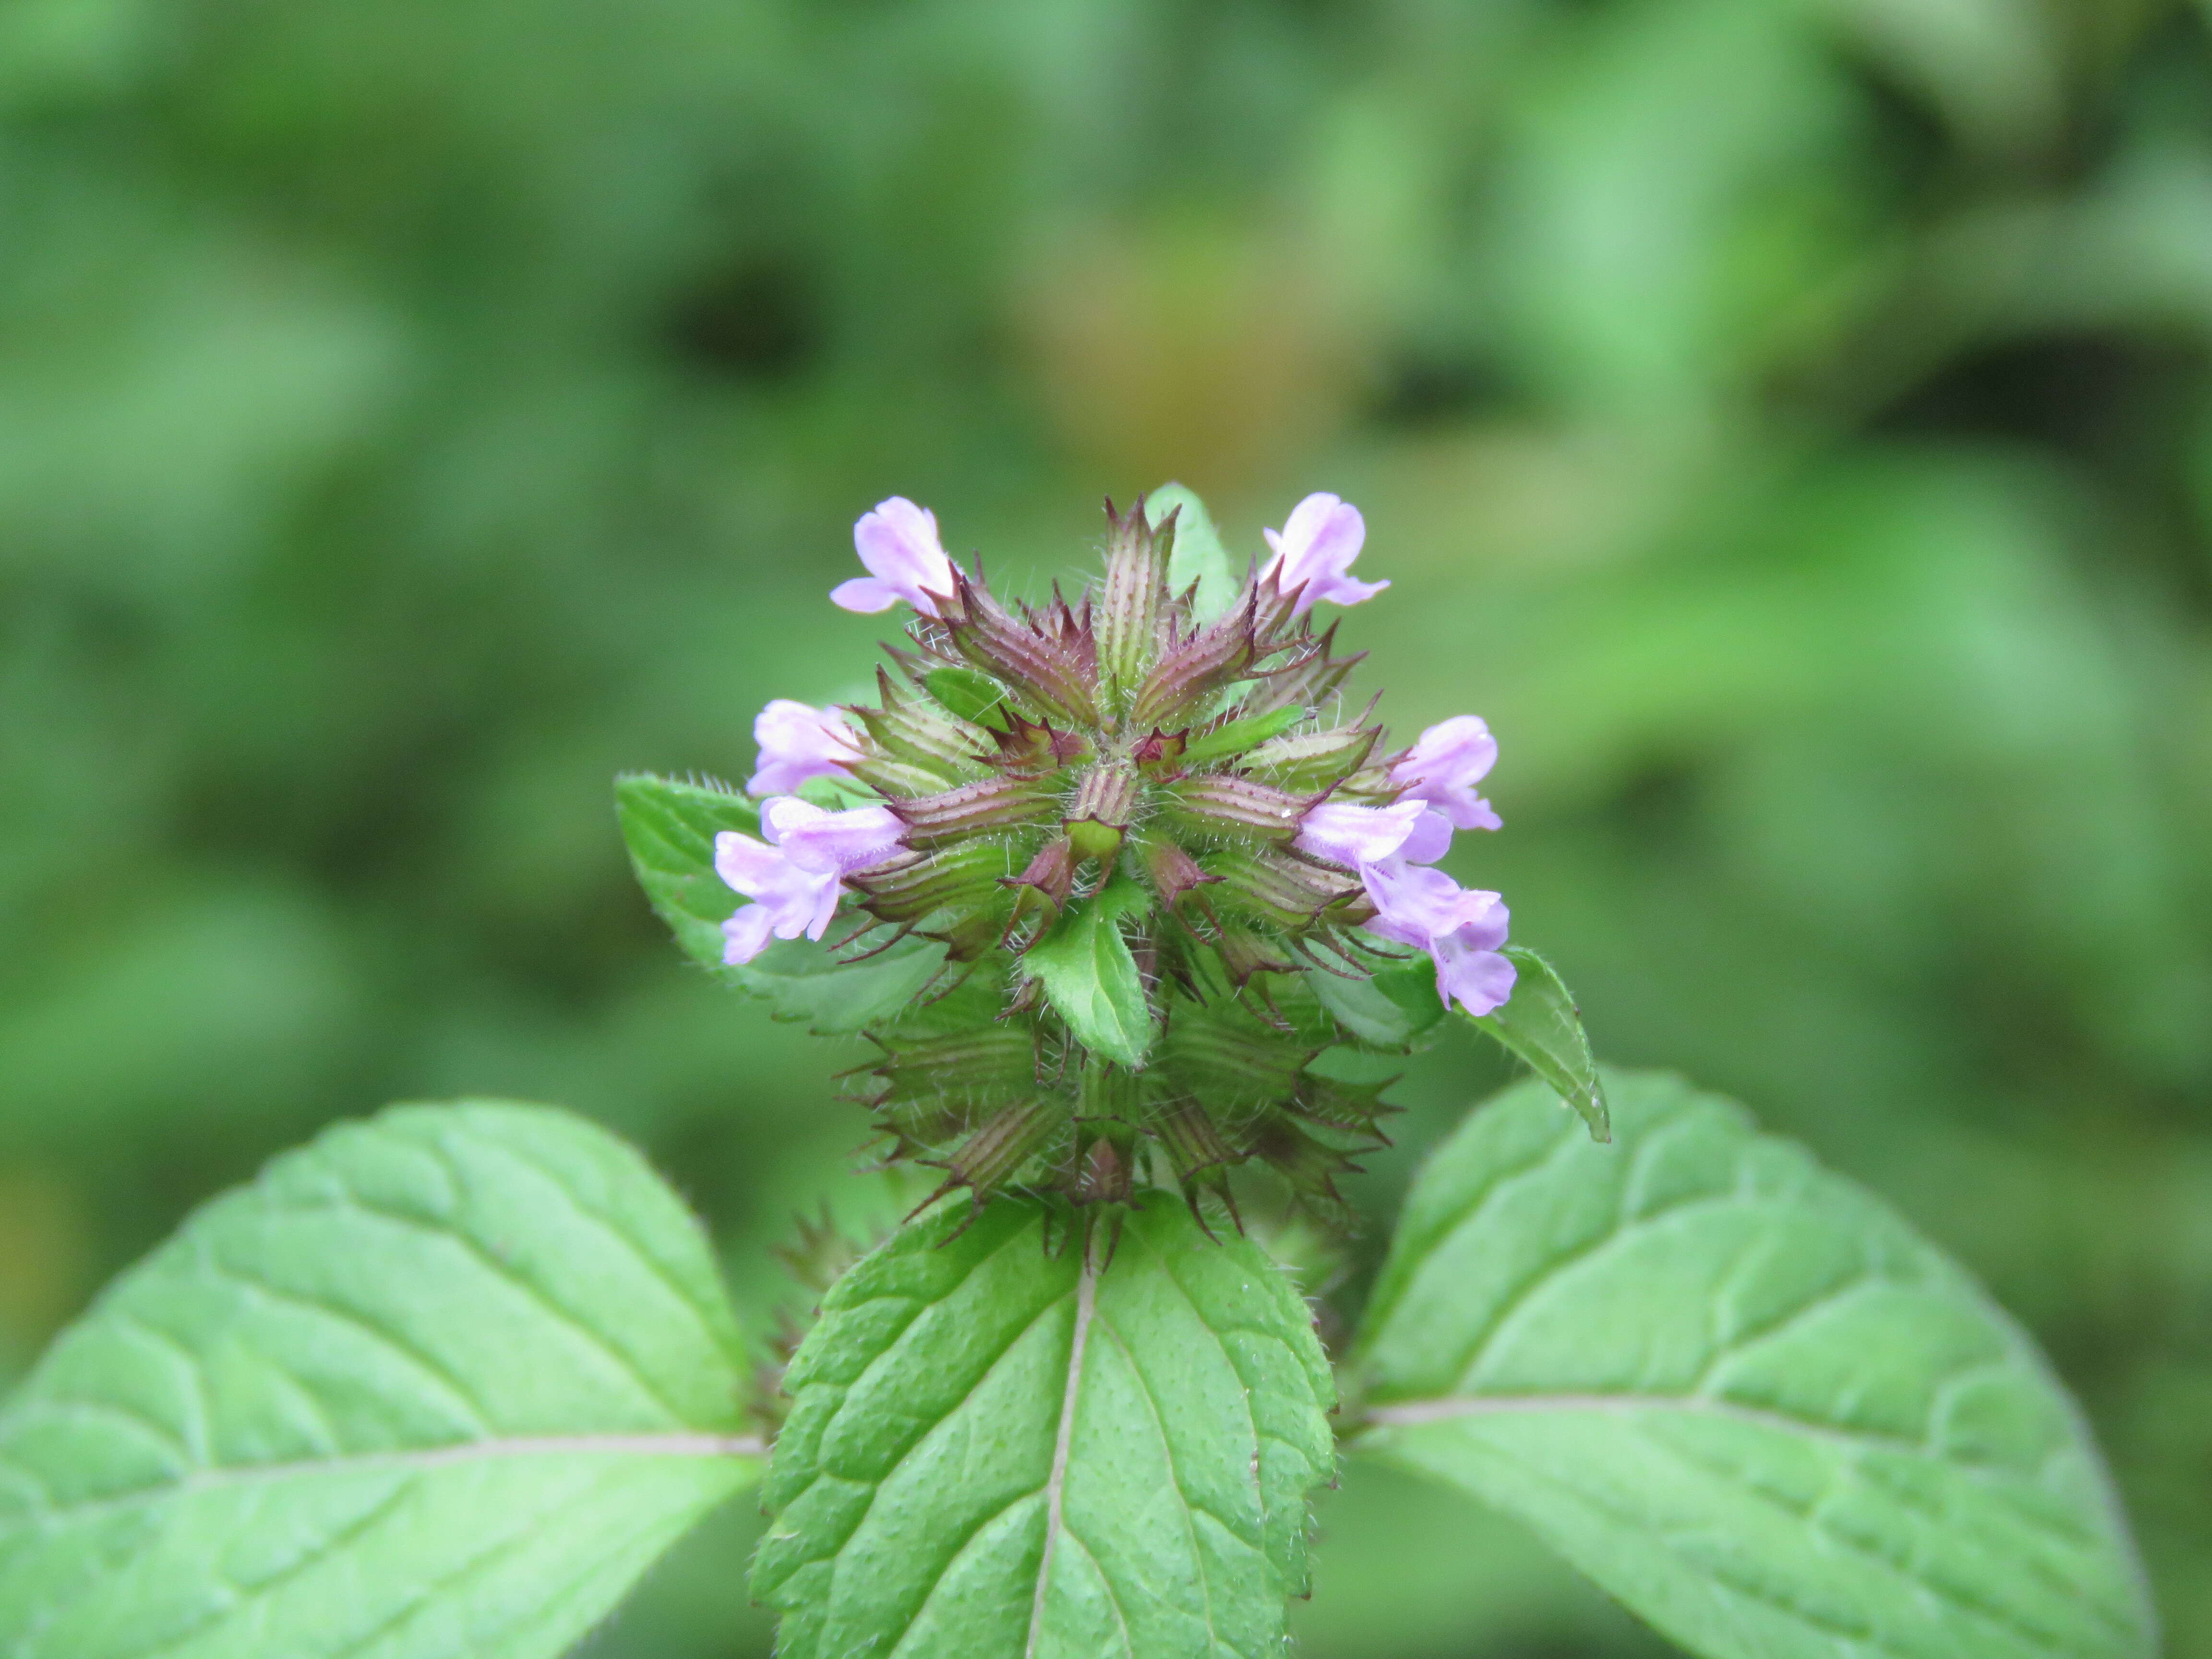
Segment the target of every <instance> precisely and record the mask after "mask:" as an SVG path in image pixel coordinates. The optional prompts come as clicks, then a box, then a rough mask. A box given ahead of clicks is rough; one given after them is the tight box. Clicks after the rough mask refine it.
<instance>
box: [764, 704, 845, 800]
mask: <svg viewBox="0 0 2212 1659" xmlns="http://www.w3.org/2000/svg"><path fill="white" fill-rule="evenodd" d="M753 741H754V742H756V743H757V744H759V745H760V763H759V765H758V766H757V767H756V768H755V769H754V771H753V775H752V776H751V777H750V778H748V779H747V780H746V781H745V793H747V794H749V795H787V794H789V793H791V792H792V791H793V790H794V789H796V788H798V787H799V785H800V784H802V783H805V781H807V780H808V779H810V778H842V777H844V776H846V775H848V774H847V773H846V770H845V769H846V767H847V766H848V765H849V764H850V763H852V762H854V761H856V760H858V759H860V748H859V745H858V744H856V743H855V742H854V737H853V728H852V727H851V726H848V725H846V724H845V722H844V720H842V719H841V718H839V716H838V714H837V712H836V710H835V709H830V708H813V707H811V705H809V704H806V703H803V702H793V701H792V700H791V699H790V698H789V697H778V698H776V699H775V701H774V702H770V703H769V706H768V707H767V708H763V709H762V710H761V711H760V714H759V715H758V716H757V718H756V719H755V720H754V721H753Z"/></svg>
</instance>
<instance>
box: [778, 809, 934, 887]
mask: <svg viewBox="0 0 2212 1659" xmlns="http://www.w3.org/2000/svg"><path fill="white" fill-rule="evenodd" d="M761 829H762V830H763V833H765V834H766V835H767V836H768V837H769V839H770V840H771V841H773V842H775V845H776V848H777V850H779V851H780V852H781V853H782V854H783V855H784V856H785V857H786V858H787V859H789V860H791V861H792V863H793V864H794V865H796V866H799V868H800V869H802V870H809V871H813V872H817V873H818V874H822V875H826V876H829V877H832V878H835V877H838V876H842V875H844V874H845V873H847V872H848V871H853V870H857V869H859V868H860V867H861V866H863V865H868V864H873V863H875V862H876V861H877V860H879V859H881V858H883V857H884V854H888V853H890V852H891V851H892V850H894V849H895V848H896V847H897V846H898V845H899V842H900V838H901V837H902V836H903V835H904V834H905V833H906V826H905V824H903V823H901V822H900V821H899V818H898V816H897V814H896V813H895V812H893V811H891V810H890V808H889V807H888V806H856V807H854V808H852V809H851V810H850V811H843V812H831V811H825V810H824V809H823V808H822V807H819V806H817V805H814V804H813V803H812V802H811V801H804V800H800V799H799V798H798V797H797V796H795V795H778V796H775V798H774V799H769V800H766V801H763V803H762V804H761Z"/></svg>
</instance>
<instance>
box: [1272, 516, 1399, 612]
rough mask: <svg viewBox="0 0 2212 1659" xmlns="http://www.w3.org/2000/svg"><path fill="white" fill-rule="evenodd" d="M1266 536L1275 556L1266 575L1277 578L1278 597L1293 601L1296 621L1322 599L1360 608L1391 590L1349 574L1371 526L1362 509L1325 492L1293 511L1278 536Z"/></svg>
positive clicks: (1384, 585)
mask: <svg viewBox="0 0 2212 1659" xmlns="http://www.w3.org/2000/svg"><path fill="white" fill-rule="evenodd" d="M1366 540H1367V523H1366V520H1364V519H1362V518H1361V517H1360V516H1359V509H1358V507H1354V506H1352V503H1351V502H1349V501H1345V500H1343V499H1342V498H1341V497H1340V496H1336V495H1328V494H1326V493H1321V492H1317V493H1316V494H1314V495H1309V496H1307V497H1306V498H1305V500H1304V501H1300V502H1299V503H1298V504H1297V506H1296V507H1292V508H1291V516H1290V517H1289V518H1288V519H1286V520H1284V521H1283V528H1282V531H1281V532H1280V533H1279V534H1278V533H1277V532H1274V531H1272V530H1270V531H1268V532H1267V545H1268V546H1269V547H1271V548H1273V550H1274V556H1273V558H1272V559H1270V560H1269V561H1268V562H1267V569H1266V571H1265V572H1264V573H1263V574H1271V575H1273V577H1274V579H1275V586H1276V588H1277V590H1278V591H1279V592H1284V593H1288V594H1292V595H1294V596H1295V597H1294V598H1293V599H1292V601H1291V614H1292V615H1293V616H1299V615H1303V614H1304V612H1306V611H1310V610H1311V609H1312V608H1313V606H1314V605H1316V603H1317V602H1319V601H1320V600H1322V599H1327V600H1328V601H1329V602H1330V603H1331V604H1333V605H1358V603H1359V602H1360V601H1361V600H1363V599H1372V598H1374V597H1375V595H1376V594H1377V593H1380V592H1382V591H1383V589H1384V588H1386V587H1388V586H1389V585H1390V584H1389V582H1387V581H1383V582H1363V581H1357V580H1353V579H1352V577H1351V576H1349V575H1347V574H1345V573H1346V571H1348V570H1349V569H1351V568H1352V561H1353V560H1354V559H1356V558H1358V556H1359V550H1360V548H1361V547H1362V546H1363V545H1364V544H1365V543H1366Z"/></svg>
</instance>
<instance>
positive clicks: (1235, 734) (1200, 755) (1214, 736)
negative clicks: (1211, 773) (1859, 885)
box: [1181, 708, 1306, 766]
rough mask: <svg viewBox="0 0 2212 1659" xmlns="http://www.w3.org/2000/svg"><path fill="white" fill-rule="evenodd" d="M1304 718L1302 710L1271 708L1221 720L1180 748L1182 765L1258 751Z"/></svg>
mask: <svg viewBox="0 0 2212 1659" xmlns="http://www.w3.org/2000/svg"><path fill="white" fill-rule="evenodd" d="M1305 717H1306V711H1305V710H1304V708H1273V709H1270V710H1268V711H1267V713H1266V714H1253V715H1250V716H1248V717H1247V718H1245V719H1243V720H1225V721H1224V722H1222V724H1220V725H1219V726H1215V727H1214V728H1213V730H1212V731H1211V732H1203V733H1201V734H1200V735H1199V736H1198V737H1195V738H1192V739H1191V740H1190V742H1189V743H1188V744H1186V745H1185V746H1184V748H1183V751H1182V757H1181V759H1182V764H1184V765H1186V766H1196V765H1198V764H1199V763H1200V762H1203V761H1213V760H1219V759H1221V758H1222V757H1224V756H1226V755H1241V754H1243V752H1244V751H1245V750H1248V749H1257V748H1258V747H1259V746H1260V745H1261V744H1263V743H1265V742H1267V739H1268V738H1275V737H1280V736H1281V735H1282V734H1283V733H1284V732H1287V731H1289V730H1290V729H1291V727H1292V726H1296V725H1297V723H1298V722H1299V721H1300V720H1304V718H1305Z"/></svg>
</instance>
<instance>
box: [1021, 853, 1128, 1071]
mask: <svg viewBox="0 0 2212 1659" xmlns="http://www.w3.org/2000/svg"><path fill="white" fill-rule="evenodd" d="M1148 902H1150V901H1149V900H1148V899H1147V898H1146V896H1145V890H1144V889H1143V888H1141V887H1139V886H1138V885H1137V884H1136V883H1135V882H1133V881H1131V880H1129V879H1128V878H1126V877H1122V876H1116V877H1115V878H1114V879H1113V880H1112V881H1111V882H1109V884H1107V885H1106V886H1105V887H1103V888H1102V889H1101V890H1099V892H1098V893H1097V896H1095V897H1093V898H1091V899H1089V900H1086V901H1085V902H1081V903H1079V904H1077V905H1073V906H1071V907H1070V908H1068V910H1067V911H1066V913H1065V914H1064V915H1061V917H1060V920H1059V921H1057V922H1055V923H1054V925H1053V927H1052V930H1051V931H1050V932H1049V933H1047V934H1045V936H1044V937H1043V938H1042V939H1039V940H1038V941H1037V942H1036V944H1035V945H1031V946H1030V948H1029V950H1028V951H1027V952H1026V953H1025V954H1024V956H1023V957H1022V966H1023V968H1024V969H1026V970H1027V971H1028V972H1029V973H1030V974H1031V975H1035V976H1036V979H1037V980H1038V981H1040V982H1041V983H1042V985H1043V986H1044V994H1045V996H1046V998H1047V999H1048V1000H1049V1001H1050V1002H1051V1004H1052V1006H1053V1011H1054V1012H1055V1013H1057V1014H1059V1016H1060V1018H1062V1019H1064V1020H1066V1022H1067V1029H1068V1030H1071V1031H1073V1033H1074V1034H1075V1040H1076V1041H1077V1042H1080V1043H1081V1044H1082V1045H1083V1046H1084V1047H1085V1048H1088V1049H1089V1050H1091V1053H1092V1054H1097V1055H1098V1056H1099V1057H1100V1058H1101V1059H1103V1060H1113V1061H1115V1062H1116V1063H1117V1064H1119V1065H1122V1066H1141V1065H1143V1064H1144V1063H1145V1056H1146V1054H1149V1053H1150V1052H1151V1051H1152V1008H1151V1006H1150V1005H1149V1004H1148V1003H1147V1002H1146V1000H1145V983H1144V980H1143V979H1142V977H1141V976H1140V975H1139V974H1138V972H1137V959H1136V957H1133V956H1132V955H1131V954H1130V953H1129V944H1128V941H1127V939H1123V938H1122V937H1121V918H1122V917H1123V916H1125V915H1135V914H1137V913H1138V912H1140V911H1141V910H1143V908H1145V906H1146V904H1147V903H1148Z"/></svg>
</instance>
